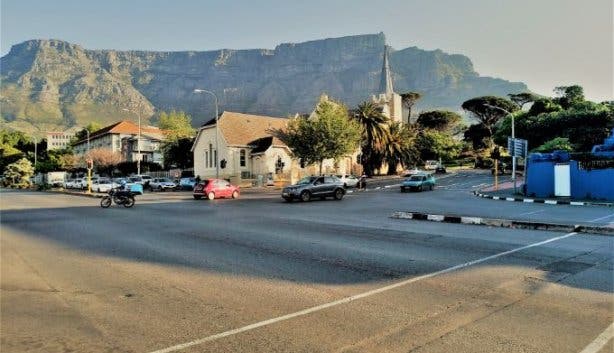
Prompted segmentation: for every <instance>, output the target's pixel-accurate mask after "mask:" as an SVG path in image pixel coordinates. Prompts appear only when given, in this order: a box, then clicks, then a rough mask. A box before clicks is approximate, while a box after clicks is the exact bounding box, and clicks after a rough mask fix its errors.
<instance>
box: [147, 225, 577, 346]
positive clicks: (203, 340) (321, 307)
mask: <svg viewBox="0 0 614 353" xmlns="http://www.w3.org/2000/svg"><path fill="white" fill-rule="evenodd" d="M576 234H577V233H575V232H572V233H568V234H565V235H561V236H558V237H554V238H550V239H547V240H543V241H540V242H537V243H532V244H529V245H525V246H521V247H519V248H515V249H512V250H507V251H503V252H500V253H497V254H494V255H490V256H486V257H483V258H480V259H477V260H473V261H469V262H465V263H463V264H460V265H456V266H452V267H448V268H446V269H443V270H440V271H436V272H432V273H428V274H425V275H422V276H418V277H413V278H410V279H407V280H404V281H401V282H398V283H394V284H391V285H388V286H385V287H381V288H377V289H373V290H370V291H367V292H364V293H360V294H356V295H353V296H350V297H346V298H342V299H339V300H335V301H332V302H329V303H326V304H322V305H318V306H314V307H311V308H307V309H304V310H300V311H297V312H294V313H290V314H287V315H283V316H279V317H276V318H272V319H269V320H264V321H260V322H256V323H253V324H251V325H247V326H243V327H239V328H236V329H234V330H229V331H225V332H221V333H218V334H215V335H211V336H207V337H204V338H200V339H197V340H194V341H190V342H186V343H181V344H178V345H175V346H171V347H168V348H164V349H160V350H157V351H153V352H150V353H169V352H175V351H179V350H182V349H185V348H189V347H192V346H196V345H199V344H203V343H206V342H211V341H215V340H217V339H220V338H224V337H228V336H233V335H236V334H239V333H242V332H245V331H250V330H253V329H256V328H259V327H263V326H268V325H272V324H274V323H277V322H280V321H286V320H290V319H293V318H295V317H299V316H305V315H308V314H311V313H314V312H317V311H321V310H324V309H328V308H331V307H334V306H337V305H341V304H346V303H349V302H352V301H355V300H358V299H363V298H366V297H370V296H373V295H375V294H379V293H383V292H387V291H389V290H392V289H395V288H399V287H402V286H405V285H408V284H411V283H414V282H418V281H421V280H424V279H428V278H432V277H435V276H439V275H443V274H445V273H449V272H453V271H456V270H460V269H463V268H465V267H469V266H473V265H477V264H480V263H482V262H485V261H489V260H492V259H496V258H499V257H501V256H505V255H509V254H513V253H516V252H519V251H522V250H526V249H529V248H533V247H536V246H540V245H544V244H548V243H551V242H554V241H557V240H561V239H565V238H569V237H571V236H574V235H576ZM582 353H584V352H582Z"/></svg>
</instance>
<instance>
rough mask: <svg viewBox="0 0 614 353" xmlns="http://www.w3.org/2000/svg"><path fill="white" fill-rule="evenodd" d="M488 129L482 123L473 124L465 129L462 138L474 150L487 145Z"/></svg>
mask: <svg viewBox="0 0 614 353" xmlns="http://www.w3.org/2000/svg"><path fill="white" fill-rule="evenodd" d="M488 137H489V136H488V130H486V128H485V127H484V125H483V124H473V125H471V126H469V128H467V130H465V134H464V140H465V141H467V142H470V143H471V146H472V148H473V150H474V151H478V150H482V149H484V148H486V147H488Z"/></svg>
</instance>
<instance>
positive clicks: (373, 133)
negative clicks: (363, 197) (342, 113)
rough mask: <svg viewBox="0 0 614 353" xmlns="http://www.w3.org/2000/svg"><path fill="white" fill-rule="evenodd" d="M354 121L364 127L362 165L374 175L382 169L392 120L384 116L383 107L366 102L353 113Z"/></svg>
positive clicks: (367, 171)
mask: <svg viewBox="0 0 614 353" xmlns="http://www.w3.org/2000/svg"><path fill="white" fill-rule="evenodd" d="M352 113H353V114H352V116H353V117H354V119H356V120H357V121H358V123H359V124H360V126H362V144H361V148H362V164H363V168H364V172H365V173H366V174H367V175H373V172H374V171H375V169H377V168H379V167H381V165H382V161H383V157H384V150H385V146H386V143H387V142H388V138H389V134H390V131H389V129H388V124H389V122H390V119H388V117H387V116H386V115H384V113H383V111H382V107H380V106H379V105H378V104H375V103H373V102H369V101H365V102H362V103H360V104H359V105H358V108H357V109H355V110H354V111H353V112H352Z"/></svg>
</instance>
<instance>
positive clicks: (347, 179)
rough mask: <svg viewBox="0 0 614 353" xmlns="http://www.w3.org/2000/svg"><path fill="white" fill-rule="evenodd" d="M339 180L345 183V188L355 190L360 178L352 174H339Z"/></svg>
mask: <svg viewBox="0 0 614 353" xmlns="http://www.w3.org/2000/svg"><path fill="white" fill-rule="evenodd" d="M337 178H339V180H341V181H342V182H343V186H344V187H346V188H353V187H356V185H358V178H357V177H356V176H354V175H351V174H339V175H337Z"/></svg>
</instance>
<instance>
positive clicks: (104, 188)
mask: <svg viewBox="0 0 614 353" xmlns="http://www.w3.org/2000/svg"><path fill="white" fill-rule="evenodd" d="M118 186H119V184H116V183H114V182H113V181H112V180H111V179H108V178H100V179H96V181H93V182H92V191H95V192H109V190H111V189H113V188H116V187H118Z"/></svg>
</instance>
